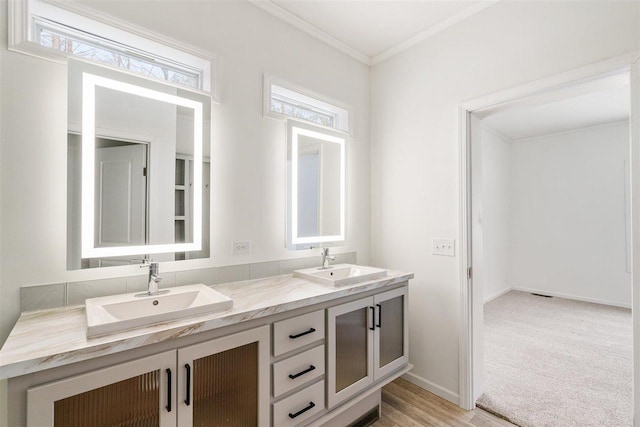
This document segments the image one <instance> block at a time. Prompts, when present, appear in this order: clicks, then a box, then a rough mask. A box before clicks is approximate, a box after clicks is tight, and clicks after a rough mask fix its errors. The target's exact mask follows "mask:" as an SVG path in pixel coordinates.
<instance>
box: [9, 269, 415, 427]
mask: <svg viewBox="0 0 640 427" xmlns="http://www.w3.org/2000/svg"><path fill="white" fill-rule="evenodd" d="M411 278H413V274H410V273H400V272H394V271H389V272H388V274H387V276H386V277H382V278H375V279H372V280H368V281H364V282H361V283H358V284H355V285H348V286H342V287H331V286H327V285H324V284H319V283H315V282H312V281H309V280H306V279H304V278H300V277H295V276H291V275H285V276H275V277H270V278H265V279H258V280H250V281H244V282H235V283H228V284H221V285H216V286H214V287H213V288H214V289H215V290H217V291H218V292H220V293H222V294H224V295H227V296H228V297H230V298H231V299H233V308H232V309H230V310H228V311H224V312H220V313H216V314H204V315H198V316H196V317H191V318H186V319H181V320H174V321H171V322H165V323H163V324H156V325H152V326H148V327H142V328H138V329H133V330H128V331H123V332H118V333H113V334H110V335H105V336H100V337H95V338H88V337H87V334H86V321H85V313H84V311H85V308H84V306H79V307H67V308H59V309H52V310H44V311H37V312H28V313H23V314H22V316H21V317H20V319H19V320H18V322H17V324H16V326H15V327H14V329H13V331H12V333H11V335H10V336H9V338H8V340H7V341H6V343H5V345H4V347H3V348H2V350H1V351H0V377H2V378H9V425H11V426H16V427H18V426H34V427H35V426H38V427H40V426H47V427H48V426H54V425H56V426H57V425H91V424H92V421H91V420H92V417H94V416H97V415H98V416H104V415H103V414H108V417H110V420H112V422H111V424H113V425H116V424H117V425H127V424H126V422H127V421H129V422H130V421H131V420H137V421H139V422H140V424H136V425H158V426H162V427H165V426H176V425H177V426H189V425H216V420H226V422H227V423H228V425H237V426H249V425H258V426H277V427H280V426H295V425H314V426H321V425H332V426H336V425H345V426H346V425H349V424H351V423H352V422H354V421H357V420H360V419H362V418H363V417H366V416H371V417H373V416H375V413H376V411H377V410H378V407H379V403H380V388H381V387H382V386H383V385H384V384H386V383H388V382H389V381H392V380H393V379H395V378H396V377H398V376H400V375H402V374H404V373H406V372H407V371H408V370H409V369H410V367H411V365H410V364H409V363H408V335H407V327H408V324H407V304H408V280H409V279H411ZM131 402H134V403H133V404H131ZM103 419H104V418H103ZM121 423H123V424H121ZM203 423H204V424H203ZM209 423H211V424H209Z"/></svg>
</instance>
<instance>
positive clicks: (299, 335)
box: [289, 328, 316, 340]
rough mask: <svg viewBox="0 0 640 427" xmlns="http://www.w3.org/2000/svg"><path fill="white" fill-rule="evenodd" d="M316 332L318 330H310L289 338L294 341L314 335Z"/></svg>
mask: <svg viewBox="0 0 640 427" xmlns="http://www.w3.org/2000/svg"><path fill="white" fill-rule="evenodd" d="M315 331H316V330H315V329H314V328H310V329H309V330H308V331H304V332H300V333H299V334H295V335H289V338H291V339H292V340H295V339H296V338H300V337H303V336H305V335H307V334H312V333H314V332H315Z"/></svg>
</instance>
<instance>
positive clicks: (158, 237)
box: [67, 60, 211, 269]
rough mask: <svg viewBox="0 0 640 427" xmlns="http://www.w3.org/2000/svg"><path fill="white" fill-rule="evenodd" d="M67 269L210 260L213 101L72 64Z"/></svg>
mask: <svg viewBox="0 0 640 427" xmlns="http://www.w3.org/2000/svg"><path fill="white" fill-rule="evenodd" d="M68 73H69V79H68V135H67V136H68V141H67V142H68V144H67V147H68V156H67V157H68V167H67V177H68V179H67V186H68V188H67V196H68V197H67V199H68V201H67V207H68V215H67V227H68V232H67V236H68V242H67V267H68V269H80V268H94V267H106V266H114V265H127V264H137V263H140V260H141V259H142V258H144V256H145V255H150V254H152V258H153V259H154V260H156V261H174V260H186V259H194V258H208V257H209V212H210V208H209V191H210V188H209V176H210V160H209V156H210V115H211V100H210V98H209V97H208V96H206V95H204V94H202V93H199V92H194V91H191V90H189V89H182V88H177V87H175V86H171V85H168V84H164V83H161V82H157V81H153V80H148V79H146V78H144V77H140V76H137V75H133V74H129V73H125V72H122V71H120V70H114V69H110V68H106V67H102V66H99V65H95V64H91V63H87V62H83V61H76V60H69V72H68Z"/></svg>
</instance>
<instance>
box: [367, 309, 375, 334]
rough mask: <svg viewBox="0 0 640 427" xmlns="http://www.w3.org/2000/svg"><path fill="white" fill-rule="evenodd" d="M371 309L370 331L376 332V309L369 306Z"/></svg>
mask: <svg viewBox="0 0 640 427" xmlns="http://www.w3.org/2000/svg"><path fill="white" fill-rule="evenodd" d="M369 308H370V309H371V327H370V328H369V330H370V331H375V330H376V308H375V307H372V306H369Z"/></svg>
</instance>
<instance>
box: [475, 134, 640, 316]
mask: <svg viewBox="0 0 640 427" xmlns="http://www.w3.org/2000/svg"><path fill="white" fill-rule="evenodd" d="M628 159H629V124H628V122H623V123H617V124H614V125H609V126H605V127H599V128H595V129H584V130H578V131H574V132H569V133H564V134H559V135H550V136H546V137H539V138H535V139H530V140H525V141H522V142H518V141H516V142H515V143H514V144H513V157H512V186H511V190H512V191H511V195H510V198H511V201H512V209H511V219H512V227H511V233H512V251H511V257H510V263H509V264H510V267H511V270H510V272H509V278H510V283H511V285H512V286H513V287H515V288H523V289H528V290H534V291H539V292H541V293H549V294H552V295H557V296H563V295H564V296H567V297H576V298H579V299H585V300H590V301H595V302H603V303H611V304H615V305H622V306H627V307H631V274H630V272H627V263H626V253H625V252H626V239H625V235H627V234H628V231H627V230H625V194H624V193H625V162H627V161H628ZM486 234H487V232H486V231H485V236H486Z"/></svg>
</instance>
